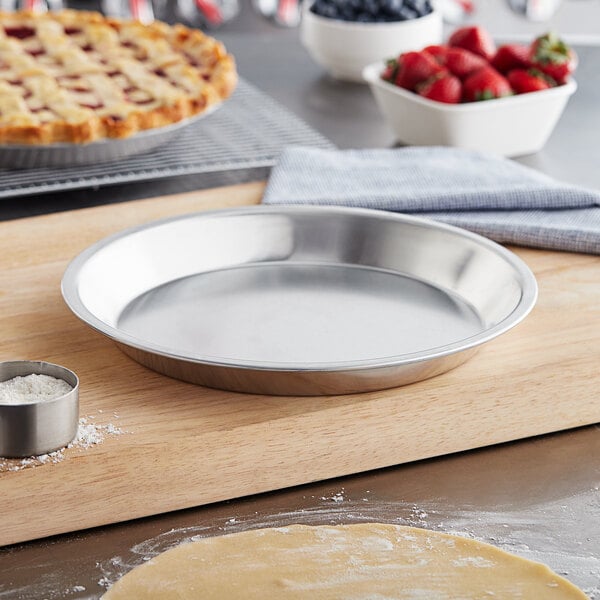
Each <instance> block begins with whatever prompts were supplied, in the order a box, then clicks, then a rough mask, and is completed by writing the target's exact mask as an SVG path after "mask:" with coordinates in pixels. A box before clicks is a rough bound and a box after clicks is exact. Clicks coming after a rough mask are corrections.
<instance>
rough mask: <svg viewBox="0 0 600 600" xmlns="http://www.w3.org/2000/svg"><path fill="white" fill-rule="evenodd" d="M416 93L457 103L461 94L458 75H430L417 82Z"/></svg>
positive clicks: (441, 100)
mask: <svg viewBox="0 0 600 600" xmlns="http://www.w3.org/2000/svg"><path fill="white" fill-rule="evenodd" d="M417 93H418V94H419V95H420V96H423V98H429V100H436V101H437V102H446V103H447V104H457V103H458V102H460V98H461V95H462V84H461V82H460V79H459V78H458V77H455V76H454V75H450V74H447V75H442V76H441V77H432V78H431V79H428V80H427V81H425V82H423V83H421V84H419V85H418V86H417Z"/></svg>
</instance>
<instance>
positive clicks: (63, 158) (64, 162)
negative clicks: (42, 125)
mask: <svg viewBox="0 0 600 600" xmlns="http://www.w3.org/2000/svg"><path fill="white" fill-rule="evenodd" d="M219 106H220V104H216V105H215V106H213V107H211V108H209V109H208V110H206V111H204V112H203V113H200V114H198V115H194V116H192V117H189V118H187V119H183V120H181V121H177V122H176V123H172V124H171V125H165V126H164V127H157V128H155V129H146V130H144V131H140V132H138V133H136V134H135V135H132V136H131V137H127V138H123V139H118V138H112V139H102V140H98V141H96V142H90V143H89V144H75V143H73V144H70V143H66V142H65V143H56V144H48V145H45V146H44V145H41V146H35V145H33V144H0V167H2V168H6V169H32V168H37V167H75V166H79V165H89V164H96V163H104V162H110V161H115V160H121V159H123V158H128V157H130V156H136V155H138V154H144V153H145V152H150V151H151V150H154V149H155V148H158V146H162V145H163V144H166V143H168V142H170V141H171V140H173V139H175V138H176V137H177V136H179V135H181V134H182V133H183V130H185V129H186V128H187V127H189V126H190V125H193V124H194V123H196V122H197V121H199V120H201V119H204V118H205V117H207V116H208V115H210V114H211V113H213V112H214V111H215V110H216V109H217V108H218V107H219Z"/></svg>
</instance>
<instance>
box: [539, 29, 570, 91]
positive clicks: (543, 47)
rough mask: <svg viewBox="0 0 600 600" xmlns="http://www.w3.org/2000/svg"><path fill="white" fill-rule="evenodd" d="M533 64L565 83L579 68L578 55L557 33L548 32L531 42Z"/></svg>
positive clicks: (557, 80)
mask: <svg viewBox="0 0 600 600" xmlns="http://www.w3.org/2000/svg"><path fill="white" fill-rule="evenodd" d="M529 58H530V60H531V65H532V66H533V67H535V68H536V69H539V70H540V71H543V72H544V73H546V75H550V77H552V79H554V80H555V81H556V82H557V83H559V84H562V83H565V82H566V81H567V79H568V77H569V75H570V74H571V73H573V71H575V69H576V68H577V62H578V61H577V55H576V54H575V52H574V50H573V49H572V48H571V47H570V46H568V45H567V44H566V43H565V42H563V41H562V40H561V39H560V38H559V37H558V36H557V35H556V34H554V33H547V34H546V35H542V36H540V37H538V38H536V39H535V40H534V41H533V43H532V44H531V49H530V55H529Z"/></svg>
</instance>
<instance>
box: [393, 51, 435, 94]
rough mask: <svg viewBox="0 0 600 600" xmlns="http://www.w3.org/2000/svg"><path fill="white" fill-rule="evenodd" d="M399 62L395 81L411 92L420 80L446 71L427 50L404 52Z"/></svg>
mask: <svg viewBox="0 0 600 600" xmlns="http://www.w3.org/2000/svg"><path fill="white" fill-rule="evenodd" d="M399 62H400V68H399V69H398V74H397V75H396V80H395V83H396V85H398V86H400V87H403V88H405V89H407V90H411V91H413V92H414V91H415V88H416V87H417V84H419V83H421V82H422V81H425V80H426V79H430V78H431V77H433V76H435V75H441V74H442V73H446V69H444V67H442V66H441V65H439V64H438V63H437V62H436V60H435V59H434V58H433V56H431V55H430V54H427V52H405V53H404V54H401V55H400V61H399Z"/></svg>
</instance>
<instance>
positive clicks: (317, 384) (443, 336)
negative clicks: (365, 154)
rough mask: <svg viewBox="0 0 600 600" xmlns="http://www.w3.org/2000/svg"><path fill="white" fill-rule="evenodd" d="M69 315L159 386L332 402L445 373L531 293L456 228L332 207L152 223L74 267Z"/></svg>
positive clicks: (510, 262)
mask: <svg viewBox="0 0 600 600" xmlns="http://www.w3.org/2000/svg"><path fill="white" fill-rule="evenodd" d="M62 290H63V296H64V298H65V300H66V302H67V304H68V305H69V307H70V308H71V310H72V311H73V312H74V313H75V314H76V315H77V316H78V317H79V318H81V319H82V320H83V321H85V322H86V323H87V324H89V325H90V326H91V327H93V328H95V329H97V330H98V331H100V332H102V333H104V334H105V335H107V336H109V337H110V338H112V339H113V340H115V341H116V342H117V344H118V345H119V347H120V348H121V349H122V350H123V351H124V352H125V353H126V354H127V355H129V356H130V357H132V358H133V359H135V360H136V361H138V362H140V363H141V364H143V365H146V366H147V367H149V368H151V369H154V370H156V371H158V372H160V373H164V374H166V375H169V376H172V377H175V378H178V379H183V380H185V381H190V382H193V383H197V384H201V385H206V386H209V387H215V388H221V389H228V390H235V391H241V392H251V393H264V394H282V395H328V394H343V393H354V392H363V391H368V390H375V389H384V388H389V387H395V386H399V385H404V384H407V383H411V382H414V381H418V380H421V379H425V378H427V377H432V376H434V375H439V374H441V373H443V372H445V371H448V370H449V369H452V368H454V367H456V366H458V365H459V364H461V363H463V362H464V361H465V360H467V359H468V358H470V357H471V356H472V354H473V353H474V352H475V351H476V349H477V347H478V346H480V345H481V344H483V343H485V342H488V341H490V340H491V339H493V338H495V337H496V336H498V335H500V334H501V333H504V332H506V331H507V330H509V329H511V328H512V327H513V326H514V325H516V324H517V323H519V322H520V321H521V320H522V319H523V318H525V316H526V315H527V314H528V313H529V311H530V310H531V309H532V307H533V305H534V303H535V300H536V296H537V285H536V282H535V278H534V276H533V274H532V273H531V271H530V270H529V269H528V267H527V266H526V265H525V264H524V263H523V262H522V261H521V260H520V259H519V258H518V257H516V256H515V255H514V254H512V253H511V252H509V251H508V250H506V249H504V248H502V247H501V246H499V245H498V244H495V243H494V242H491V241H489V240H487V239H485V238H482V237H480V236H478V235H475V234H472V233H469V232H466V231H464V230H462V229H458V228H455V227H450V226H447V225H443V224H439V223H436V222H433V221H428V220H424V219H418V218H414V217H409V216H404V215H399V214H393V213H387V212H381V211H372V210H362V209H346V208H330V207H277V208H275V207H266V206H260V207H248V208H242V209H233V210H224V211H215V212H202V213H196V214H191V215H186V216H183V217H178V218H174V219H168V220H163V221H157V222H154V223H150V224H148V225H144V226H142V227H137V228H134V229H129V230H127V231H124V232H122V233H119V234H117V235H114V236H111V237H109V238H106V239H105V240H102V241H100V242H99V243H97V244H95V245H94V246H91V247H90V248H88V249H87V250H85V251H84V252H83V253H82V254H80V255H79V256H78V257H76V258H75V259H74V260H73V262H72V263H71V264H70V265H69V267H68V268H67V270H66V272H65V275H64V277H63V282H62Z"/></svg>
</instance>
